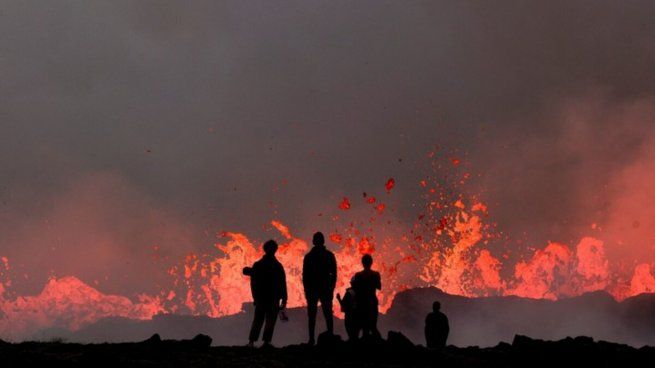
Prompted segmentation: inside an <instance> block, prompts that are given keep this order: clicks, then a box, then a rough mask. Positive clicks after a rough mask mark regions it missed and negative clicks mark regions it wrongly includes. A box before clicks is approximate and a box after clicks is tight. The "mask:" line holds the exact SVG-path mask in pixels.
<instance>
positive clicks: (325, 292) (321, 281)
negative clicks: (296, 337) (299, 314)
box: [302, 232, 337, 345]
mask: <svg viewBox="0 0 655 368" xmlns="http://www.w3.org/2000/svg"><path fill="white" fill-rule="evenodd" d="M312 243H314V247H313V248H312V249H311V250H310V251H309V252H308V253H307V254H306V255H305V259H304V260H303V265H302V283H303V287H304V288H305V298H306V299H307V317H308V320H309V344H310V345H314V330H315V328H316V311H317V306H318V302H319V301H320V302H321V309H323V316H324V317H325V326H326V327H327V331H328V333H329V334H333V333H334V322H333V317H332V299H333V298H334V287H335V285H336V283H337V260H336V258H335V257H334V254H333V253H332V252H330V251H329V250H328V249H327V248H325V237H324V236H323V234H322V233H320V232H317V233H316V234H314V237H313V239H312Z"/></svg>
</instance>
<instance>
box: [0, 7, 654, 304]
mask: <svg viewBox="0 0 655 368" xmlns="http://www.w3.org/2000/svg"><path fill="white" fill-rule="evenodd" d="M654 16H655V4H653V3H652V2H650V1H621V2H619V1H598V2H594V4H593V5H591V4H589V3H588V2H585V1H550V2H547V3H546V2H536V1H534V2H533V1H505V2H502V3H499V2H494V3H483V2H468V1H465V2H447V1H440V2H432V1H430V2H428V1H425V2H422V1H417V2H411V3H400V2H392V1H358V2H346V1H330V2H327V1H326V2H320V1H295V2H284V3H276V4H274V3H269V2H265V1H261V2H247V3H244V2H237V1H235V2H194V3H186V2H185V3H177V2H139V3H134V2H112V3H111V4H109V3H100V2H97V3H96V2H84V3H82V2H64V3H47V4H44V3H42V2H36V1H24V2H20V3H17V2H3V3H2V6H1V8H0V34H2V35H3V37H0V49H2V50H3V52H2V57H1V58H0V75H1V76H2V84H1V85H0V172H2V176H1V179H0V219H1V220H2V221H1V222H0V254H3V255H7V256H9V257H10V259H11V260H12V263H13V264H15V265H16V268H17V269H19V270H20V271H18V272H20V273H23V272H24V273H26V274H33V275H37V276H33V277H32V279H31V280H34V281H33V282H30V281H25V280H22V281H18V280H16V282H15V284H16V286H17V287H21V285H22V287H25V288H27V289H31V290H33V289H34V288H36V286H35V285H42V284H43V280H44V278H45V277H47V273H48V272H46V271H44V270H50V269H52V270H54V272H55V273H60V272H61V273H64V272H68V271H69V270H72V271H75V272H79V273H80V274H81V275H84V279H85V281H91V280H96V279H97V280H99V286H100V289H101V290H105V291H107V290H108V291H114V292H118V291H121V292H124V293H133V292H140V291H143V288H144V287H146V286H144V285H145V284H146V282H145V281H144V282H143V284H140V283H137V284H129V283H126V282H121V281H116V280H117V279H118V278H116V277H109V279H108V280H105V279H104V277H105V276H112V274H114V273H115V270H120V274H121V275H128V276H136V275H140V272H139V269H138V268H137V267H135V266H131V267H130V266H125V264H126V263H125V262H126V259H130V260H131V261H130V262H134V264H146V263H147V262H148V253H147V251H146V250H145V249H149V247H151V246H152V245H153V244H154V243H161V244H162V247H163V251H164V252H169V253H171V254H176V255H177V254H184V253H185V252H188V251H194V250H195V251H209V250H210V249H212V242H213V233H214V232H215V231H219V230H221V229H229V230H235V231H244V232H248V233H249V234H257V235H258V236H260V237H264V236H267V235H266V234H263V233H262V231H260V230H259V229H261V226H262V224H266V223H267V222H268V221H269V220H270V219H271V217H280V218H282V219H284V220H285V221H286V223H288V224H289V225H290V226H292V227H294V228H297V229H298V232H300V233H302V234H310V233H311V232H312V231H313V230H314V229H315V228H317V227H318V228H329V227H330V225H331V224H330V222H329V219H327V218H319V217H316V215H317V213H321V212H325V211H327V209H331V208H333V207H336V204H337V203H338V199H339V198H341V196H342V195H344V194H349V193H354V194H358V193H360V192H362V191H370V190H372V189H371V188H379V192H380V193H382V192H383V183H384V181H385V180H386V179H387V178H388V177H390V176H393V177H395V178H396V180H397V183H398V184H397V189H396V192H395V193H400V192H401V191H400V188H402V187H403V186H405V187H406V188H408V189H406V190H405V193H408V194H407V197H408V198H411V197H412V193H413V192H412V191H416V192H418V187H417V185H415V184H416V182H417V180H418V178H419V177H420V174H419V173H417V168H418V167H419V166H420V162H422V160H423V157H424V154H425V152H427V151H428V150H430V149H431V148H432V147H433V146H434V145H435V144H440V145H443V144H447V145H449V146H451V147H454V148H458V149H460V150H462V151H466V152H468V153H467V157H468V158H467V159H468V160H470V162H471V165H472V171H473V172H474V173H480V174H481V175H482V179H481V182H480V187H482V188H484V196H483V197H484V198H483V199H484V200H486V201H487V202H488V203H489V205H490V209H491V216H492V218H493V220H494V221H497V222H498V223H499V226H500V228H502V229H503V230H505V231H506V232H508V233H510V234H518V235H516V237H525V238H526V244H530V245H534V246H536V247H540V246H542V245H543V244H545V242H546V241H548V240H553V241H562V242H566V243H569V244H571V243H575V242H576V241H577V240H578V239H579V238H580V237H581V236H583V235H588V233H589V231H590V225H591V224H592V223H597V224H599V225H600V227H602V228H603V233H602V234H608V235H607V236H606V237H607V241H608V242H611V243H612V244H614V245H612V244H610V247H612V248H611V249H613V251H614V252H615V253H617V254H619V255H620V256H625V257H626V258H627V259H628V260H630V258H640V259H642V260H648V258H649V257H652V256H650V254H651V253H652V252H650V253H649V252H648V251H644V249H651V248H649V247H650V246H651V243H650V242H651V239H652V238H653V234H652V231H651V229H652V228H653V227H652V226H651V225H652V224H651V223H650V222H649V221H651V220H649V219H652V218H654V217H653V216H651V213H650V212H649V211H650V210H648V208H653V206H650V205H648V204H649V203H650V202H651V201H652V200H651V199H650V197H649V194H650V192H651V186H652V184H651V183H652V180H651V179H650V177H651V174H650V173H651V172H652V170H650V169H651V168H652V166H653V165H655V162H654V158H653V151H652V148H650V147H652V146H653V145H652V142H653V141H654V140H655V137H654V133H652V127H653V126H654V125H653V123H655V121H654V120H655V118H653V114H652V112H653V109H654V107H653V106H654V104H653V95H654V92H655V87H653V86H655V80H654V79H655V73H654V72H655V70H654V68H655V67H654V65H655V60H654V59H655V48H654V47H653V43H652V40H653V39H654V37H655V24H654V23H653V22H652V19H653V18H654ZM399 158H402V161H400V160H399ZM107 173H110V174H107ZM282 182H287V183H288V184H287V185H286V186H284V187H283V188H282V189H281V190H277V191H276V190H274V188H276V187H279V186H280V183H282ZM410 188H415V189H410ZM354 194H353V195H354ZM414 194H415V193H414ZM396 195H398V196H400V195H401V194H396ZM407 202H408V203H405V207H406V208H405V210H402V209H400V210H399V212H398V216H402V215H403V213H410V208H411V207H410V205H411V203H409V202H410V201H407ZM271 203H273V204H274V206H272V205H271ZM308 204H311V205H312V206H313V208H311V209H310V208H307V206H308ZM645 205H646V206H645ZM80 208H82V209H80ZM276 211H277V212H276ZM90 213H91V214H92V215H91V216H89V214H90ZM46 222H47V223H50V224H52V223H56V224H63V225H62V226H60V227H59V230H58V232H57V234H56V236H60V237H63V238H65V239H70V237H71V236H72V237H74V238H75V239H71V240H70V241H68V242H67V243H68V245H65V246H61V247H59V248H58V250H57V251H56V252H54V253H52V252H50V251H48V249H50V248H51V247H52V244H53V240H52V236H51V235H52V234H49V233H48V232H47V231H45V230H44V229H45V228H47V225H44V223H46ZM77 224H83V225H84V226H83V227H84V230H83V231H81V232H80V235H75V236H73V235H70V234H71V233H72V232H74V231H77V230H74V229H75V228H76V227H77ZM161 228H164V229H166V231H164V232H163V233H160V232H159V230H160V229H161ZM137 233H138V234H137ZM523 233H525V235H521V234H523ZM149 234H153V235H152V236H151V237H150V236H149ZM155 234H156V235H155ZM207 234H209V235H207ZM49 235H50V236H49ZM56 236H55V237H56ZM601 237H602V236H601ZM89 244H99V245H95V246H92V247H90V248H89ZM620 244H627V245H620ZM622 249H628V250H629V251H624V250H622ZM87 250H93V251H92V252H91V251H88V252H87ZM49 252H50V253H49ZM35 255H37V256H36V257H35ZM628 255H629V256H628ZM65 260H70V261H69V262H70V263H71V264H73V265H67V262H66V261H65ZM85 262H86V263H89V265H85ZM94 262H95V263H99V264H106V265H107V266H106V267H93V266H92V264H94ZM108 274H109V275H108ZM149 277H150V276H148V275H146V276H145V277H143V278H142V280H149ZM152 277H153V278H154V276H152ZM131 278H132V279H134V278H135V277H131ZM153 281H154V280H153ZM155 282H156V281H155Z"/></svg>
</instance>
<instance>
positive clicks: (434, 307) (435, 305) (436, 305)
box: [432, 301, 441, 312]
mask: <svg viewBox="0 0 655 368" xmlns="http://www.w3.org/2000/svg"><path fill="white" fill-rule="evenodd" d="M440 309H441V303H439V302H437V301H435V302H434V303H432V311H433V312H438V311H439V310H440Z"/></svg>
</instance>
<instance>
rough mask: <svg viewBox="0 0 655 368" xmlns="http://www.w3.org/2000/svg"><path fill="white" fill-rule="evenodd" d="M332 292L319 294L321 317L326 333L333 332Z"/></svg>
mask: <svg viewBox="0 0 655 368" xmlns="http://www.w3.org/2000/svg"><path fill="white" fill-rule="evenodd" d="M332 299H333V295H332V293H328V294H325V295H323V296H321V309H322V310H323V317H325V327H326V328H327V331H328V333H330V334H331V335H332V334H334V319H333V313H332Z"/></svg>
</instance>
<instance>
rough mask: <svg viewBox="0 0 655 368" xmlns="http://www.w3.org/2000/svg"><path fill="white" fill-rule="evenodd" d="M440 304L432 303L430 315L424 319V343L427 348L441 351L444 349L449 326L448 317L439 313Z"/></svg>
mask: <svg viewBox="0 0 655 368" xmlns="http://www.w3.org/2000/svg"><path fill="white" fill-rule="evenodd" d="M440 309H441V303H439V302H434V303H432V313H428V316H427V317H426V318H425V342H426V344H427V346H428V348H431V349H443V348H444V347H446V340H448V333H449V332H450V326H449V325H448V317H446V315H445V314H443V313H442V312H441V310H440Z"/></svg>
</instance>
